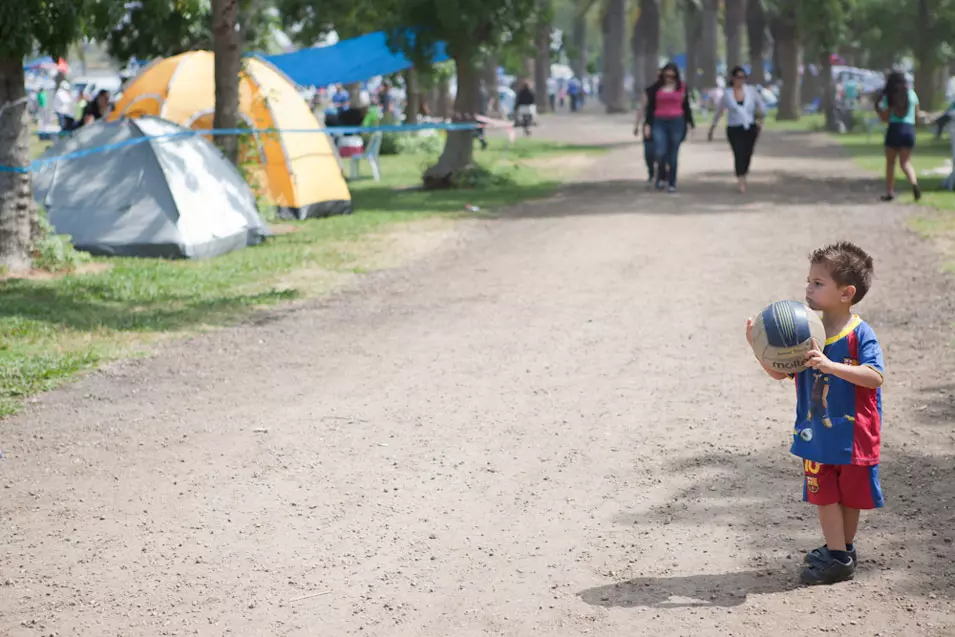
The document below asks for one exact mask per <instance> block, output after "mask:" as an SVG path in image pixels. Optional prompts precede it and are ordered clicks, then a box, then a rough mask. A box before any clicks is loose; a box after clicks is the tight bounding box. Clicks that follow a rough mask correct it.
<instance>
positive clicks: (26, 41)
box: [0, 0, 106, 59]
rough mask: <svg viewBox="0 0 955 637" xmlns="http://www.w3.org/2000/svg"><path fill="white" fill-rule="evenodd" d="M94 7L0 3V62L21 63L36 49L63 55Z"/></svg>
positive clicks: (19, 0)
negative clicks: (5, 59)
mask: <svg viewBox="0 0 955 637" xmlns="http://www.w3.org/2000/svg"><path fill="white" fill-rule="evenodd" d="M102 1H103V2H105V1H106V0H102ZM98 3H99V2H97V4H98ZM93 4H94V0H5V1H3V2H0V58H15V59H20V58H22V57H24V56H26V55H29V54H31V53H32V52H33V50H34V48H35V46H37V45H39V48H40V49H41V50H42V51H44V52H46V53H49V54H50V55H53V56H60V55H64V54H65V53H66V51H67V49H68V48H69V46H70V44H72V43H73V41H74V40H75V39H76V38H77V36H78V35H79V34H80V32H81V30H82V28H83V26H84V20H85V16H86V12H87V11H88V10H89V9H90V8H91V6H92V5H93Z"/></svg>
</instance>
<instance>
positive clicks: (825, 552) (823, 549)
mask: <svg viewBox="0 0 955 637" xmlns="http://www.w3.org/2000/svg"><path fill="white" fill-rule="evenodd" d="M849 557H851V558H852V563H853V564H855V563H857V562H858V561H859V560H858V558H857V557H856V550H855V548H854V547H853V549H852V550H851V551H849ZM831 559H832V556H831V555H829V547H828V546H826V545H825V544H823V545H822V546H820V547H819V548H817V549H813V550H811V551H809V552H808V553H806V557H805V558H803V562H805V563H806V564H808V565H809V566H815V565H817V564H825V563H826V562H828V561H829V560H831Z"/></svg>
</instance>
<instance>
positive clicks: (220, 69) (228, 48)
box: [212, 0, 242, 164]
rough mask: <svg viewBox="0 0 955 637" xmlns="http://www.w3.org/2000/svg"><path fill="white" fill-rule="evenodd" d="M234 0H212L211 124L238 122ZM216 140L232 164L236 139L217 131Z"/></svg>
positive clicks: (235, 124)
mask: <svg viewBox="0 0 955 637" xmlns="http://www.w3.org/2000/svg"><path fill="white" fill-rule="evenodd" d="M240 28H241V25H240V24H239V2H238V0H212V50H213V52H214V53H215V96H216V111H215V115H213V118H212V126H213V128H220V129H222V128H228V129H235V128H238V126H239V73H240V72H241V70H242V37H241V34H240ZM215 139H216V144H217V145H218V146H219V148H220V149H221V150H222V153H223V154H224V155H225V156H226V157H228V158H229V160H230V161H231V162H232V163H233V164H237V163H238V161H239V140H238V137H236V136H235V135H219V136H217V137H216V138H215Z"/></svg>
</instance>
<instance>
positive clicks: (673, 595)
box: [579, 570, 798, 608]
mask: <svg viewBox="0 0 955 637" xmlns="http://www.w3.org/2000/svg"><path fill="white" fill-rule="evenodd" d="M797 587H798V585H797V582H796V580H795V578H793V577H792V576H791V575H790V574H789V573H780V572H779V571H778V570H777V571H775V572H773V571H768V570H753V571H742V572H735V573H722V574H719V575H690V576H688V577H636V578H634V579H630V580H627V581H625V582H619V583H617V584H608V585H606V586H597V587H595V588H589V589H587V590H585V591H582V592H581V593H580V594H579V595H580V598H581V599H582V600H583V601H584V602H586V603H587V604H591V605H592V606H605V607H614V606H616V607H620V608H633V607H637V606H649V607H655V608H693V607H706V606H723V607H730V606H739V605H740V604H743V603H745V602H746V598H747V597H748V596H749V595H763V594H769V593H782V592H785V591H791V590H794V589H795V588H797Z"/></svg>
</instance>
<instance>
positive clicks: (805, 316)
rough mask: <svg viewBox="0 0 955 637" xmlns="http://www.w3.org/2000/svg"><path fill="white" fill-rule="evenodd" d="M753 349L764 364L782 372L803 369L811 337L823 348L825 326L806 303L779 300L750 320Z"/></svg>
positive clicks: (786, 372)
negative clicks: (751, 321) (751, 323)
mask: <svg viewBox="0 0 955 637" xmlns="http://www.w3.org/2000/svg"><path fill="white" fill-rule="evenodd" d="M752 334H753V352H754V353H755V354H756V358H758V359H759V360H760V361H761V362H762V363H763V364H764V365H766V366H767V367H769V368H770V369H772V370H774V371H777V372H781V373H784V374H795V373H796V372H801V371H802V370H804V369H805V368H806V366H805V362H806V353H807V352H809V350H811V349H812V340H813V339H816V343H818V344H819V346H820V347H822V346H823V345H824V344H825V342H826V329H825V328H824V327H823V325H822V320H820V318H819V316H818V315H817V314H816V313H815V312H813V311H812V309H810V308H809V306H808V305H806V304H805V303H800V302H799V301H778V302H776V303H773V304H772V305H770V306H768V307H766V308H765V309H764V310H763V311H762V312H760V313H759V314H758V315H757V316H756V318H755V319H753V332H752Z"/></svg>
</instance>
